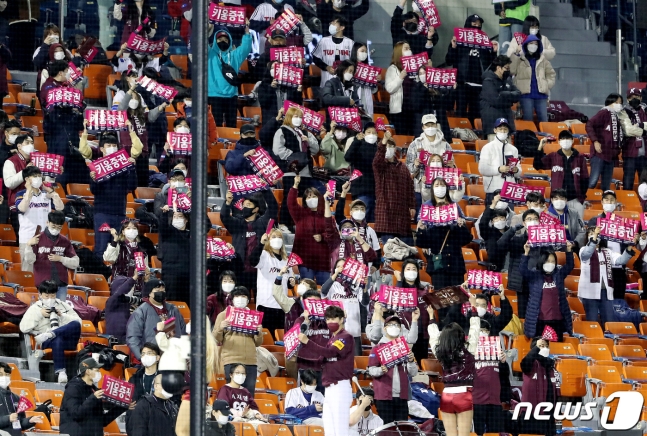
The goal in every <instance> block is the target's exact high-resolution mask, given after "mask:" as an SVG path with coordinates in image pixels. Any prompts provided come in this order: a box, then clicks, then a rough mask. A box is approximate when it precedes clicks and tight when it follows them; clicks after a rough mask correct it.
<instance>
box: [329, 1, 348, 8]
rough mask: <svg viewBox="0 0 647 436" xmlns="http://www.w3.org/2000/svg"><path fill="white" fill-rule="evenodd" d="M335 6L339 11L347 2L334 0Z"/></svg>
mask: <svg viewBox="0 0 647 436" xmlns="http://www.w3.org/2000/svg"><path fill="white" fill-rule="evenodd" d="M332 4H333V6H334V7H336V8H337V9H341V8H343V7H344V5H345V4H346V2H345V1H344V0H333V2H332Z"/></svg>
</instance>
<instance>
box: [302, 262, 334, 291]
mask: <svg viewBox="0 0 647 436" xmlns="http://www.w3.org/2000/svg"><path fill="white" fill-rule="evenodd" d="M299 274H301V278H302V279H311V280H314V281H315V282H317V284H318V285H319V286H321V285H323V284H324V283H326V280H328V279H329V278H330V272H329V271H315V270H313V269H310V268H306V267H305V266H303V265H299Z"/></svg>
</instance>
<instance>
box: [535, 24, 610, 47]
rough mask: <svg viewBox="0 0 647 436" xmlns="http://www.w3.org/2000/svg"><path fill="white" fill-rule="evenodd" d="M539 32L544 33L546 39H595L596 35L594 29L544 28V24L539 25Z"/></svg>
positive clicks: (596, 38)
mask: <svg viewBox="0 0 647 436" xmlns="http://www.w3.org/2000/svg"><path fill="white" fill-rule="evenodd" d="M541 27H542V30H541V33H542V34H543V35H546V36H547V37H548V39H549V40H550V41H551V43H552V41H553V39H560V40H566V41H597V40H598V36H597V34H596V33H595V30H586V29H575V28H573V29H544V25H543V24H542V25H541Z"/></svg>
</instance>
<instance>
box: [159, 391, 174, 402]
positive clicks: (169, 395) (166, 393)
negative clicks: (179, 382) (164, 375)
mask: <svg viewBox="0 0 647 436" xmlns="http://www.w3.org/2000/svg"><path fill="white" fill-rule="evenodd" d="M160 395H161V396H162V398H164V399H165V400H170V399H171V397H172V396H173V394H169V393H168V392H166V391H165V390H164V388H162V389H161V392H160Z"/></svg>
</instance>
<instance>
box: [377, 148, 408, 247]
mask: <svg viewBox="0 0 647 436" xmlns="http://www.w3.org/2000/svg"><path fill="white" fill-rule="evenodd" d="M385 153H386V146H385V145H384V144H382V143H380V145H379V147H378V148H377V153H376V154H375V158H374V159H373V172H374V173H375V231H376V232H378V233H390V234H393V235H398V236H410V235H411V212H409V210H410V209H415V208H416V197H415V195H414V191H413V180H411V174H410V173H409V170H408V169H407V166H406V165H405V164H404V163H402V162H400V161H399V160H396V161H395V162H389V161H387V160H386V158H385V157H384V155H385Z"/></svg>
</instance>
